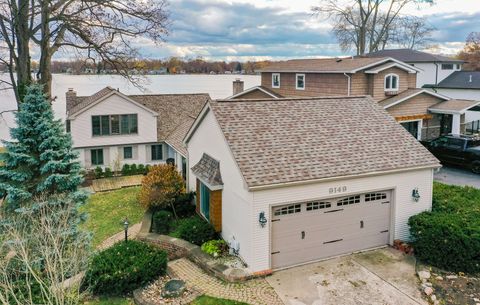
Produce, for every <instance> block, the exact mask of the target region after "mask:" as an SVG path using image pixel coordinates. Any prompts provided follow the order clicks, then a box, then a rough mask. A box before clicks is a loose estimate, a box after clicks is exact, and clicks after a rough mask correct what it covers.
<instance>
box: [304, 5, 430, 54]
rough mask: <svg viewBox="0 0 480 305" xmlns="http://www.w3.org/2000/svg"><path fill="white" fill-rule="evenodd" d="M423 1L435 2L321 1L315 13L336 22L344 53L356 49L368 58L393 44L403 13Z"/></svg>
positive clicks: (334, 24)
mask: <svg viewBox="0 0 480 305" xmlns="http://www.w3.org/2000/svg"><path fill="white" fill-rule="evenodd" d="M421 2H425V3H433V0H350V1H339V0H321V3H320V5H319V6H314V7H312V11H313V13H314V14H318V15H323V16H325V17H327V18H330V19H331V20H332V21H333V33H334V34H335V36H336V37H337V39H338V41H339V43H340V47H341V48H342V50H343V51H350V50H351V49H355V51H356V53H357V55H364V54H365V53H367V52H374V51H378V50H380V49H382V48H385V46H386V45H387V44H388V43H389V42H393V41H394V36H392V33H393V32H392V29H393V28H394V27H396V26H398V22H397V21H398V20H399V19H400V18H401V15H400V13H401V11H402V10H403V9H404V8H405V7H406V6H407V5H409V4H415V3H421Z"/></svg>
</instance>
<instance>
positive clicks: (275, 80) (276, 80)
mask: <svg viewBox="0 0 480 305" xmlns="http://www.w3.org/2000/svg"><path fill="white" fill-rule="evenodd" d="M272 88H280V73H272Z"/></svg>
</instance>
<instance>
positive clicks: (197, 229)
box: [178, 216, 217, 246]
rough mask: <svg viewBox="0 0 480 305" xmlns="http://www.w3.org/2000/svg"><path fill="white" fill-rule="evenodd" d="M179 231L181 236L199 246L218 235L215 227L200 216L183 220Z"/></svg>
mask: <svg viewBox="0 0 480 305" xmlns="http://www.w3.org/2000/svg"><path fill="white" fill-rule="evenodd" d="M178 232H179V235H180V238H182V239H184V240H186V241H188V242H191V243H192V244H195V245H198V246H201V245H202V244H203V243H204V242H207V241H209V240H212V239H215V238H216V237H217V233H216V232H215V229H214V228H213V227H212V226H211V225H210V224H209V223H208V222H206V221H205V220H203V219H202V218H200V217H199V216H196V217H192V218H190V219H186V220H184V221H182V223H180V225H179V227H178Z"/></svg>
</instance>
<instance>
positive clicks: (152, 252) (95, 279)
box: [84, 240, 167, 295]
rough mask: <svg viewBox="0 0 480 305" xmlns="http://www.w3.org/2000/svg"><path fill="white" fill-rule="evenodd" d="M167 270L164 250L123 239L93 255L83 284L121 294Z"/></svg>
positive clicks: (98, 292) (100, 291) (93, 289)
mask: <svg viewBox="0 0 480 305" xmlns="http://www.w3.org/2000/svg"><path fill="white" fill-rule="evenodd" d="M166 271H167V254H166V252H165V251H162V250H159V249H157V248H155V247H153V246H150V245H147V244H144V243H142V242H139V241H134V240H132V241H128V242H123V241H122V242H119V243H117V244H115V245H114V246H112V247H111V248H109V249H107V250H104V251H102V252H100V253H99V254H97V255H96V256H95V257H94V258H93V259H92V261H91V263H90V266H89V268H88V270H87V273H86V274H85V281H84V285H85V286H86V288H90V289H91V290H92V292H93V293H96V294H115V295H121V294H125V293H129V292H132V291H133V290H135V289H137V288H139V287H142V286H144V285H145V284H147V283H149V282H151V281H152V280H154V279H156V278H157V277H158V276H161V275H165V273H166Z"/></svg>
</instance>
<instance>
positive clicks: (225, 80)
mask: <svg viewBox="0 0 480 305" xmlns="http://www.w3.org/2000/svg"><path fill="white" fill-rule="evenodd" d="M0 78H2V79H8V76H7V75H6V74H3V75H1V74H0ZM237 78H240V79H241V80H243V81H244V82H245V89H247V88H250V87H253V86H258V85H260V76H259V75H203V74H202V75H192V74H188V75H187V74H181V75H148V76H145V78H144V80H143V81H142V82H141V85H142V87H143V88H144V90H143V91H142V90H141V89H139V88H136V87H135V86H133V85H132V84H131V83H129V82H128V81H127V80H125V79H124V78H122V77H121V76H118V75H65V74H54V75H53V82H52V95H53V96H55V97H56V99H55V101H54V103H53V111H54V112H55V117H56V118H59V119H62V120H63V119H65V92H67V90H68V88H73V89H74V90H75V91H77V95H79V96H83V95H92V94H93V93H95V92H97V91H99V90H100V89H102V88H104V87H106V86H110V87H113V88H118V89H119V90H120V92H122V93H125V94H162V93H208V94H210V97H211V98H212V99H221V98H226V97H228V96H230V95H232V82H233V81H234V80H235V79H237ZM10 109H16V102H15V97H14V94H13V91H0V111H4V110H10ZM13 126H15V125H14V119H13V114H12V113H4V114H3V115H2V118H0V139H2V140H8V139H9V138H10V136H9V128H11V127H13ZM0 146H3V145H2V144H0Z"/></svg>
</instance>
